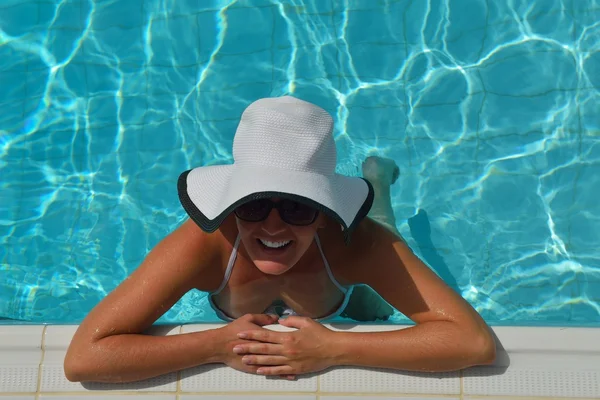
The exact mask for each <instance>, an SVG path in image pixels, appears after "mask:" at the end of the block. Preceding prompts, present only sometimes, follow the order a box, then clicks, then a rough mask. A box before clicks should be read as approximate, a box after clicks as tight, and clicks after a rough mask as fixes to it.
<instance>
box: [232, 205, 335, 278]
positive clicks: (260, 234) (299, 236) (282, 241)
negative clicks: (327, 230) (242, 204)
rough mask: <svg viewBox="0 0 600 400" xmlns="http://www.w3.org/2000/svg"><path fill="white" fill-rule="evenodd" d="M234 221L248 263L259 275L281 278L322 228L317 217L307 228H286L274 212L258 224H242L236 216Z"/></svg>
mask: <svg viewBox="0 0 600 400" xmlns="http://www.w3.org/2000/svg"><path fill="white" fill-rule="evenodd" d="M271 200H272V201H273V202H275V203H277V202H278V201H279V199H271ZM235 219H236V222H237V227H238V231H239V233H240V236H241V240H242V242H243V243H244V247H245V249H246V251H247V252H248V255H249V256H250V259H251V260H252V262H254V264H255V265H256V267H257V268H258V269H259V270H260V271H261V272H263V273H265V274H269V275H281V274H283V273H285V272H286V271H288V270H289V269H290V268H292V267H293V266H294V265H295V264H296V263H297V262H298V261H299V260H300V258H301V257H302V255H303V254H304V253H305V252H306V250H308V248H309V247H310V245H311V243H312V242H313V240H314V237H315V234H316V233H317V230H318V229H319V228H321V227H324V226H325V217H324V216H323V214H321V213H319V215H318V216H317V219H316V220H315V221H314V222H313V223H312V224H310V225H306V226H297V225H290V224H288V223H286V222H285V221H283V220H282V219H281V217H280V215H279V211H278V210H277V209H276V208H273V209H271V211H270V212H269V215H268V216H267V218H266V219H264V220H262V221H259V222H248V221H244V220H242V219H240V218H239V217H237V216H236V218H235Z"/></svg>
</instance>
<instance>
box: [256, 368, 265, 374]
mask: <svg viewBox="0 0 600 400" xmlns="http://www.w3.org/2000/svg"><path fill="white" fill-rule="evenodd" d="M256 373H257V374H264V373H265V370H264V369H261V368H259V369H257V370H256Z"/></svg>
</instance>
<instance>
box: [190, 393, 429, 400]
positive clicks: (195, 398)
mask: <svg viewBox="0 0 600 400" xmlns="http://www.w3.org/2000/svg"><path fill="white" fill-rule="evenodd" d="M179 399H180V400H263V399H264V400H280V399H281V400H317V396H311V395H293V394H257V395H247V394H244V395H230V394H222V395H221V394H214V395H213V394H211V395H205V394H203V395H196V394H187V395H181V396H179ZM327 399H329V398H328V397H327ZM361 399H362V397H361ZM438 400H439V399H438Z"/></svg>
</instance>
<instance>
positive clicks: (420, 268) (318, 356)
mask: <svg viewBox="0 0 600 400" xmlns="http://www.w3.org/2000/svg"><path fill="white" fill-rule="evenodd" d="M352 240H353V242H354V243H356V244H355V245H353V246H352V247H351V248H349V249H351V250H349V251H350V252H351V253H352V254H350V255H349V256H348V257H347V258H346V259H347V260H352V261H349V262H348V263H346V264H345V265H344V266H343V268H342V267H340V268H339V270H337V271H334V274H335V275H336V277H339V278H341V281H343V282H344V283H363V284H367V285H369V286H371V288H373V289H374V290H375V291H376V292H377V293H379V295H381V296H382V297H383V298H384V299H385V300H386V301H387V302H388V303H390V304H391V305H392V306H394V307H395V308H396V309H397V310H398V311H400V312H401V313H403V314H404V315H406V316H407V317H408V318H410V319H411V320H412V321H414V322H415V326H411V327H409V328H406V329H397V330H393V331H385V332H347V331H343V332H336V331H332V330H330V329H327V328H326V327H324V326H323V325H321V324H319V323H317V322H315V321H313V320H311V319H309V318H305V317H289V318H287V319H285V320H280V322H279V323H280V324H281V325H285V326H287V327H290V328H297V331H294V332H272V331H269V330H266V329H262V330H257V331H249V332H243V333H241V335H245V336H240V337H243V338H246V339H249V340H253V341H256V342H255V344H249V345H245V346H240V347H239V349H234V350H237V351H236V352H237V353H238V354H240V356H242V357H243V360H244V362H246V363H248V364H258V365H261V366H262V367H261V368H259V370H258V373H264V374H265V375H286V374H289V375H295V374H302V373H307V372H314V371H319V370H322V369H325V368H327V367H330V366H335V365H354V366H365V367H379V368H391V369H398V370H406V371H429V372H442V371H453V370H459V369H463V368H467V367H470V366H473V365H483V364H490V363H492V362H493V361H494V359H495V357H496V345H495V341H494V338H493V336H492V334H491V331H490V329H489V327H488V326H487V325H486V323H485V322H484V321H483V319H482V318H481V316H479V314H478V313H477V312H476V311H475V310H474V309H473V308H472V307H471V306H470V305H469V303H467V302H466V301H465V300H464V299H463V298H462V297H461V296H460V295H458V294H457V293H455V292H454V291H453V290H452V289H451V288H450V287H449V286H448V285H446V284H445V283H444V281H443V280H442V279H440V278H439V277H438V276H437V275H436V274H435V273H434V272H433V271H432V270H431V269H429V267H427V266H426V265H425V264H424V263H423V262H422V261H421V260H420V259H419V258H418V257H417V256H416V255H415V254H414V253H413V252H412V250H411V249H410V248H409V247H408V246H407V245H406V244H405V243H404V242H403V241H402V239H400V238H399V237H398V236H396V235H395V234H393V233H391V232H390V231H388V230H387V229H385V228H383V227H382V226H381V225H379V224H377V223H376V222H373V221H371V220H365V221H364V222H363V223H362V224H361V226H360V227H359V228H358V229H357V231H356V232H355V233H354V234H353V237H352Z"/></svg>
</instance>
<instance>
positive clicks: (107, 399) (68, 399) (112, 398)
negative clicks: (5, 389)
mask: <svg viewBox="0 0 600 400" xmlns="http://www.w3.org/2000/svg"><path fill="white" fill-rule="evenodd" d="M140 397H143V398H144V399H151V400H176V399H177V395H175V394H153V395H150V394H147V393H145V394H143V395H139V396H137V397H136V396H131V395H121V396H119V395H111V394H97V395H96V394H93V395H89V394H86V395H83V396H82V395H81V394H72V395H64V394H63V395H54V394H52V395H44V394H41V395H40V399H46V400H75V399H78V400H81V399H82V398H83V399H85V400H132V399H136V398H140ZM0 400H4V397H0Z"/></svg>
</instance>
